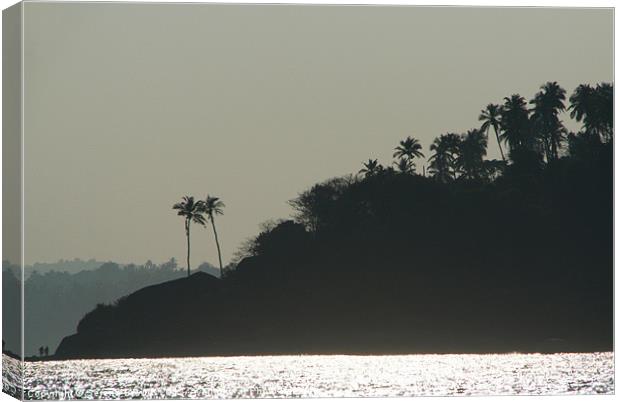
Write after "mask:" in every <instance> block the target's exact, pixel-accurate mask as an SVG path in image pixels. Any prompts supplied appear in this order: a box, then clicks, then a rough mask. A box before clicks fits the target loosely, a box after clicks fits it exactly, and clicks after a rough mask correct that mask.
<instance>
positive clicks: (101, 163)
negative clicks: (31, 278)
mask: <svg viewBox="0 0 620 402" xmlns="http://www.w3.org/2000/svg"><path fill="white" fill-rule="evenodd" d="M612 32H613V12H612V10H610V9H598V10H596V9H513V8H506V9H488V8H420V7H372V6H366V7H353V6H349V7H341V6H265V5H263V6H258V5H252V6H248V5H244V6H239V5H199V4H193V5H189V4H168V5H166V4H109V3H108V4H92V3H91V4H76V3H71V4H60V3H48V4H45V3H26V5H25V127H24V130H25V148H26V151H25V155H26V159H25V160H26V164H25V173H24V174H25V195H26V203H25V213H26V227H25V239H26V251H25V252H26V263H32V262H35V261H55V260H58V259H60V258H73V257H80V258H91V257H94V258H97V259H100V260H114V261H118V262H136V263H141V262H144V261H146V260H147V259H149V258H150V259H152V260H153V261H156V262H160V261H164V260H167V259H168V258H170V257H172V256H174V257H176V258H177V259H178V260H179V261H180V262H182V261H184V258H183V257H184V253H185V237H184V232H183V222H182V219H181V218H180V217H177V216H175V214H174V212H173V211H172V210H171V206H172V204H173V203H174V202H177V201H178V200H179V199H180V198H181V196H183V195H185V194H191V195H195V196H198V197H205V196H206V194H207V193H210V194H213V195H217V196H219V197H221V198H222V199H223V200H224V202H225V203H226V205H227V206H226V209H225V213H226V214H225V215H224V216H223V217H221V218H220V219H219V220H218V221H217V224H218V227H219V231H220V238H221V241H222V247H223V253H224V260H225V263H226V262H228V261H229V259H230V257H231V255H232V254H233V253H234V251H235V250H236V249H237V248H238V246H239V245H240V243H241V242H242V241H243V240H244V239H245V238H247V237H250V236H253V235H255V234H257V233H258V225H259V223H261V222H263V221H265V220H267V219H271V218H281V217H287V216H289V215H290V213H291V210H290V208H289V206H288V205H287V200H290V199H292V198H294V197H295V196H296V195H297V194H298V193H299V192H301V191H303V190H304V189H306V188H308V187H309V186H310V185H312V184H314V183H316V182H318V181H322V180H325V179H328V178H330V177H334V176H338V175H343V174H347V173H353V172H356V171H358V170H359V169H360V167H361V163H362V161H364V160H367V159H368V158H378V159H379V160H380V161H381V162H383V163H386V164H388V163H390V160H391V154H392V149H393V147H394V146H396V145H397V143H398V141H399V140H400V139H402V138H404V137H406V136H408V135H413V136H415V137H417V138H419V139H420V140H421V142H422V143H423V145H424V148H425V153H426V154H427V156H428V154H429V152H428V146H429V145H430V143H431V141H432V140H433V138H434V137H436V136H438V135H440V134H442V133H445V132H449V131H450V132H455V131H456V132H463V131H465V130H467V129H470V128H473V127H477V126H478V125H479V123H478V120H477V117H478V114H479V111H480V109H482V108H483V107H484V106H485V105H486V104H487V103H490V102H494V103H498V102H500V101H501V100H502V98H503V97H504V96H508V95H510V94H513V93H520V94H522V95H524V96H526V97H527V98H528V99H529V98H531V97H532V95H533V94H534V93H535V92H536V91H537V90H538V87H539V86H540V85H541V84H542V83H544V82H546V81H549V80H551V81H558V82H559V83H560V84H561V85H562V86H563V87H564V88H566V89H567V91H568V92H569V93H570V92H572V90H573V89H574V88H575V87H576V86H577V85H578V84H579V83H596V82H600V81H611V80H612V78H613V70H612V68H613V38H612ZM564 119H565V120H568V116H567V115H565V116H564ZM571 127H574V125H573V126H571ZM489 148H490V156H491V157H495V156H497V151H496V149H497V148H496V146H495V143H494V142H493V141H490V147H489ZM192 239H193V248H192V261H193V265H194V266H196V265H197V264H198V263H199V262H201V261H204V260H209V261H211V262H213V263H215V262H216V261H217V255H216V250H215V246H214V243H213V238H212V233H211V231H210V230H204V229H201V228H199V227H197V226H194V227H193V231H192Z"/></svg>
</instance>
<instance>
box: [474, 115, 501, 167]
mask: <svg viewBox="0 0 620 402" xmlns="http://www.w3.org/2000/svg"><path fill="white" fill-rule="evenodd" d="M501 112H502V107H501V106H499V105H494V104H493V103H489V104H488V105H487V107H486V108H485V109H483V110H481V111H480V116H478V120H479V121H481V122H482V126H481V127H480V130H482V131H484V132H485V133H486V134H487V137H488V136H489V129H490V128H491V127H493V131H495V139H496V140H497V146H498V147H499V153H500V154H501V155H502V160H503V161H506V158H505V157H504V151H503V150H502V144H501V142H500V140H499V128H500V116H501Z"/></svg>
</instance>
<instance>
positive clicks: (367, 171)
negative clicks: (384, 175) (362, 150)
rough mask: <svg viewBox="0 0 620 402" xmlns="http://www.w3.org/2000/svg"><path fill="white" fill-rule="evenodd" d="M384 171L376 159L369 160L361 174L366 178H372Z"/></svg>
mask: <svg viewBox="0 0 620 402" xmlns="http://www.w3.org/2000/svg"><path fill="white" fill-rule="evenodd" d="M382 170H383V166H381V165H380V164H379V162H377V160H376V159H368V162H366V163H364V167H363V168H362V169H361V170H360V171H359V172H360V173H361V174H363V175H364V176H365V177H371V176H374V175H376V174H377V173H379V172H381V171H382Z"/></svg>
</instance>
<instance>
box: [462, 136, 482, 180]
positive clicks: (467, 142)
mask: <svg viewBox="0 0 620 402" xmlns="http://www.w3.org/2000/svg"><path fill="white" fill-rule="evenodd" d="M486 154H487V138H486V136H485V135H484V134H483V133H482V130H476V129H472V130H469V131H468V132H467V133H466V134H463V135H462V137H461V143H460V146H459V155H458V157H457V159H456V164H457V166H458V167H459V169H460V170H461V171H462V172H463V176H462V177H465V178H467V179H474V180H477V179H480V178H482V176H483V173H484V157H485V156H486Z"/></svg>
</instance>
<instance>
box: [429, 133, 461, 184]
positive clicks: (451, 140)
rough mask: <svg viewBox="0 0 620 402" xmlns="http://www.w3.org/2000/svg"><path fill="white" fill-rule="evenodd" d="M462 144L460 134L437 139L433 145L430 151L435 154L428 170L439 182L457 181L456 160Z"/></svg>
mask: <svg viewBox="0 0 620 402" xmlns="http://www.w3.org/2000/svg"><path fill="white" fill-rule="evenodd" d="M460 142H461V138H460V137H459V136H458V134H453V133H448V134H442V135H440V136H439V137H437V138H435V140H434V141H433V143H432V144H431V146H430V150H431V151H434V152H435V153H434V154H433V155H431V157H430V158H429V159H428V161H429V162H430V165H429V169H428V170H429V172H430V173H431V174H432V175H433V177H435V178H436V179H437V180H439V181H441V182H444V183H445V182H448V181H450V180H451V179H456V166H455V160H456V155H457V154H458V149H459V144H460Z"/></svg>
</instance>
